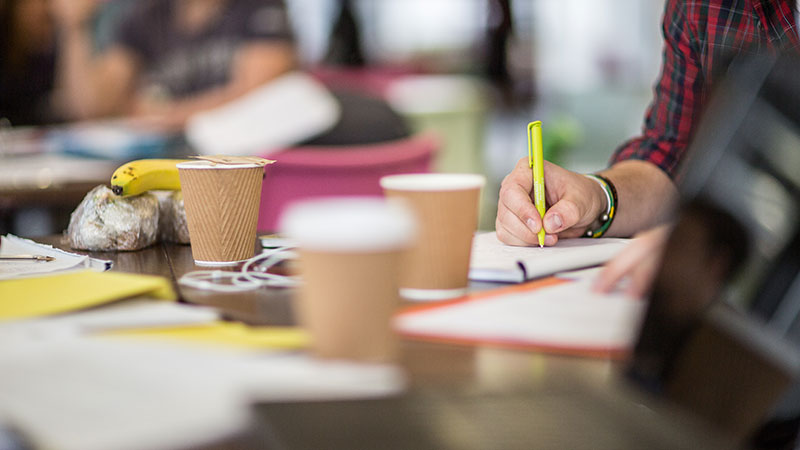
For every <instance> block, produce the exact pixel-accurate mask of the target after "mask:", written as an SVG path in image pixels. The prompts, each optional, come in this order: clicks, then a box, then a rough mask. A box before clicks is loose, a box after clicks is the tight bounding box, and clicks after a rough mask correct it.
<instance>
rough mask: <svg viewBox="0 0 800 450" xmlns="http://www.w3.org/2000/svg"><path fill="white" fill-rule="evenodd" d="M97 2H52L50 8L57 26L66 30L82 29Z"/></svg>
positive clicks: (95, 7)
mask: <svg viewBox="0 0 800 450" xmlns="http://www.w3.org/2000/svg"><path fill="white" fill-rule="evenodd" d="M98 3H99V0H53V1H52V3H51V8H52V11H53V16H54V17H55V19H56V21H57V23H58V24H60V25H61V26H62V27H64V28H66V29H78V28H82V27H84V26H85V25H86V24H87V23H88V22H89V19H91V17H92V15H93V14H94V12H95V10H96V9H97V5H98Z"/></svg>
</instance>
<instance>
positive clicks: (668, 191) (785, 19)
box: [496, 0, 800, 295]
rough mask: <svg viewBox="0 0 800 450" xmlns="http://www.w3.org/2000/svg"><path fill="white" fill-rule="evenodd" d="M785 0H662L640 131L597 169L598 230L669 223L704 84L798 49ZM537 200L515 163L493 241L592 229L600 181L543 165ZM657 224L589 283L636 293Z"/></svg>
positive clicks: (654, 247) (651, 264) (524, 169)
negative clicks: (766, 53) (612, 196)
mask: <svg viewBox="0 0 800 450" xmlns="http://www.w3.org/2000/svg"><path fill="white" fill-rule="evenodd" d="M796 23H797V5H796V4H795V0H743V1H740V2H735V3H731V2H727V1H723V0H697V1H692V2H686V1H681V0H667V2H666V6H665V10H664V16H663V21H662V31H663V36H664V50H663V63H662V68H661V74H660V77H659V80H658V81H657V83H656V86H655V92H654V98H653V100H652V102H651V104H650V106H649V108H648V111H647V113H646V116H645V121H644V127H643V131H642V135H641V136H639V137H636V138H634V139H631V140H630V141H628V142H626V143H625V144H623V145H622V146H620V147H619V148H618V149H617V150H616V152H615V153H614V155H613V156H612V158H611V162H610V166H609V167H608V168H607V169H605V170H602V171H600V172H598V174H600V175H602V176H604V177H605V178H607V179H608V180H609V181H610V182H611V184H613V185H614V186H615V187H616V191H617V193H618V204H617V205H615V207H616V208H617V210H616V216H615V218H614V220H613V222H612V224H611V226H610V228H609V229H608V230H607V232H606V233H605V235H606V236H626V237H627V236H631V235H634V234H636V233H639V232H643V231H644V230H649V229H651V228H654V227H656V226H658V225H662V224H664V223H668V222H669V219H670V217H669V214H670V213H671V212H672V210H673V205H674V203H675V201H676V199H677V195H678V191H677V188H676V184H675V177H676V176H677V173H678V169H679V167H680V164H681V161H682V160H683V157H684V154H685V150H686V148H687V146H688V144H689V141H690V139H691V137H692V132H693V130H694V128H695V125H696V124H697V122H698V119H699V115H700V113H701V109H702V105H703V103H704V101H705V100H706V98H707V96H708V95H709V93H710V90H711V88H712V81H713V80H714V79H715V78H716V77H718V76H720V75H722V74H723V73H724V71H725V70H726V69H727V65H728V64H729V63H730V61H731V59H732V58H731V57H732V56H733V55H735V54H737V53H741V52H748V51H751V50H756V51H758V50H770V51H778V50H785V49H794V48H798V47H800V37H798V28H797V25H796ZM544 173H545V185H546V194H547V199H546V200H547V203H548V205H549V208H548V210H547V213H546V214H545V216H544V218H543V220H542V218H541V217H540V216H539V214H538V212H537V210H536V208H535V207H534V205H533V203H532V201H531V198H532V193H531V189H532V180H531V171H530V168H529V167H528V161H527V158H523V159H521V160H520V161H519V162H518V163H517V165H516V167H515V168H514V169H513V171H512V172H511V173H510V174H509V175H508V176H506V178H505V179H504V180H503V183H502V186H501V189H500V198H499V206H498V212H497V219H496V229H497V235H498V238H499V239H500V240H501V241H503V242H504V243H506V244H509V245H520V246H525V245H536V244H538V241H537V233H538V232H539V230H540V229H541V227H542V226H544V229H545V232H546V233H547V235H546V238H545V245H555V243H556V242H557V241H558V239H560V238H575V237H580V236H583V235H585V233H586V231H587V230H596V229H597V224H598V220H599V218H600V217H601V215H602V214H603V213H605V211H606V208H607V207H608V205H607V199H606V194H605V193H604V190H603V188H602V187H601V185H600V184H599V183H597V182H595V180H592V179H590V178H588V177H586V176H584V175H582V174H578V173H575V172H571V171H568V170H566V169H563V168H561V167H559V166H557V165H555V164H551V163H549V162H547V161H545V165H544ZM668 228H669V226H668V225H667V226H661V227H658V228H655V229H654V230H650V231H647V232H644V233H643V234H640V235H639V236H641V237H642V239H639V240H637V242H634V243H633V244H632V245H631V246H630V247H629V248H628V249H627V250H626V251H625V252H623V253H622V254H621V255H619V256H618V257H617V258H616V259H615V260H613V261H612V262H610V263H609V264H607V265H606V267H605V269H604V271H603V272H602V273H601V275H600V277H599V279H598V281H597V283H596V289H598V290H600V291H607V290H610V289H611V288H612V287H613V286H614V285H616V283H617V282H618V281H619V279H621V278H622V277H624V276H626V275H630V276H631V277H632V283H631V285H630V288H629V293H631V294H633V295H642V294H644V293H645V291H646V290H647V288H648V286H649V285H650V282H651V280H652V278H653V276H654V274H655V271H656V268H657V266H658V261H659V260H660V255H661V252H662V250H663V247H664V245H665V242H666V239H667V236H668V234H669V229H668Z"/></svg>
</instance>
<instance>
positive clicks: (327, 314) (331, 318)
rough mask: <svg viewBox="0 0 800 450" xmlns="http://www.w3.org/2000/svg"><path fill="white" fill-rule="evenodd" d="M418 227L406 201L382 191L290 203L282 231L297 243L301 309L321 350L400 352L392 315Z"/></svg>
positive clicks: (344, 354) (331, 353) (350, 355)
mask: <svg viewBox="0 0 800 450" xmlns="http://www.w3.org/2000/svg"><path fill="white" fill-rule="evenodd" d="M414 229H415V223H414V221H413V216H412V215H411V213H410V212H409V211H408V210H407V209H406V208H404V207H403V206H402V205H397V204H392V203H391V202H386V201H385V200H384V199H380V198H366V197H362V198H357V197H351V198H347V197H344V198H329V199H319V200H309V201H305V202H302V203H297V204H294V205H292V206H290V207H289V208H288V209H287V211H286V213H285V214H284V215H283V216H282V218H281V230H282V232H283V233H284V234H285V235H286V236H287V237H289V238H290V239H292V240H294V241H295V242H296V244H297V246H298V254H299V269H300V274H301V277H302V278H303V284H302V285H301V287H300V289H299V292H298V294H297V295H296V297H295V300H296V301H295V312H296V313H297V315H298V319H299V322H300V323H301V324H302V326H304V327H305V328H306V329H307V330H308V332H309V334H310V335H311V339H312V348H313V351H314V353H315V354H316V355H317V356H321V357H325V358H342V359H354V360H360V361H371V362H388V361H391V360H393V359H395V356H396V349H397V344H396V337H395V335H394V332H393V331H392V328H391V318H392V315H393V313H394V311H395V310H396V308H397V306H398V304H399V295H398V271H399V269H400V264H401V255H402V252H403V251H404V250H405V249H407V248H408V247H409V246H410V245H411V239H412V238H413V235H414Z"/></svg>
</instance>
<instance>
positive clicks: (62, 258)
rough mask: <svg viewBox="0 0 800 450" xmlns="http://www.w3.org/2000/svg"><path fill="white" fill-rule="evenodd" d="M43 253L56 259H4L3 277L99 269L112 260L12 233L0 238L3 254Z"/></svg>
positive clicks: (0, 262) (1, 263) (0, 263)
mask: <svg viewBox="0 0 800 450" xmlns="http://www.w3.org/2000/svg"><path fill="white" fill-rule="evenodd" d="M15 255H41V256H49V257H51V258H53V260H52V261H17V260H9V261H4V260H0V280H4V279H5V280H7V279H11V278H20V277H24V276H33V275H42V274H48V273H55V272H66V271H69V270H78V269H90V270H94V271H98V272H102V271H104V270H108V269H110V268H111V261H105V260H101V259H96V258H90V257H88V256H85V255H78V254H76V253H69V252H65V251H64V250H61V249H57V248H54V247H53V246H51V245H45V244H40V243H38V242H34V241H31V240H29V239H23V238H20V237H17V236H14V235H12V234H8V235H5V236H2V237H0V256H15Z"/></svg>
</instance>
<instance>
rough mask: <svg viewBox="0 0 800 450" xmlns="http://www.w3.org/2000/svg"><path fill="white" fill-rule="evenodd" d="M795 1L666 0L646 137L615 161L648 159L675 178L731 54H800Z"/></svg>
mask: <svg viewBox="0 0 800 450" xmlns="http://www.w3.org/2000/svg"><path fill="white" fill-rule="evenodd" d="M795 1H796V0H667V2H666V8H665V11H664V17H663V21H662V32H663V36H664V51H663V59H662V67H661V75H660V77H659V80H658V82H657V83H656V86H655V92H654V98H653V100H652V102H651V104H650V106H649V107H648V110H647V113H646V115H645V122H644V126H643V130H642V135H641V136H638V137H635V138H633V139H631V140H629V141H628V142H626V143H624V144H622V146H620V147H619V148H618V149H617V150H616V152H615V153H614V155H613V156H612V158H611V163H615V162H619V161H623V160H627V159H638V160H644V161H649V162H651V163H653V164H655V165H657V166H658V167H660V168H661V169H662V170H664V172H666V173H667V174H668V175H669V176H670V177H673V178H674V177H675V175H676V174H677V169H678V166H679V163H680V161H681V158H682V156H683V154H684V152H685V150H686V147H687V145H688V143H689V140H690V139H691V137H692V130H693V128H694V125H695V123H696V122H697V120H698V119H699V115H700V111H701V108H702V105H703V103H704V100H705V98H706V96H707V95H708V93H709V91H710V89H711V84H712V83H711V82H712V80H714V79H715V78H716V77H717V76H719V75H720V74H722V73H724V71H725V70H726V69H727V67H728V65H729V63H730V61H731V59H732V58H733V56H735V55H737V54H740V53H752V52H759V51H765V50H766V51H775V50H779V49H784V50H800V38H799V37H798V30H797V26H796V19H795V14H794V13H795V6H796V4H795Z"/></svg>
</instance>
